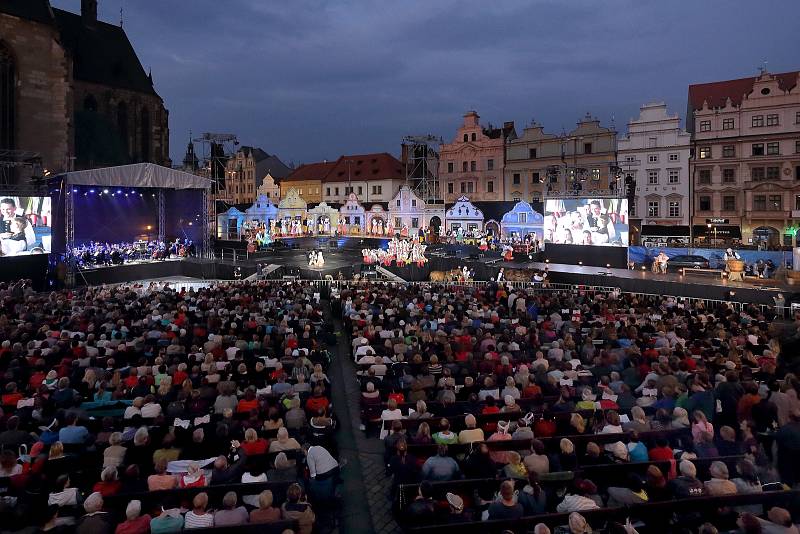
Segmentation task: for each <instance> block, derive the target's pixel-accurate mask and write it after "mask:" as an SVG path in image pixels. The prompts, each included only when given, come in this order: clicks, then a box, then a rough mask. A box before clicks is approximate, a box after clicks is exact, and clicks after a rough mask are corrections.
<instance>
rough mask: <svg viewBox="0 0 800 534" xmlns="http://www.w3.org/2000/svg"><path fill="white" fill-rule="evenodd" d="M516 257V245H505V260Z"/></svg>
mask: <svg viewBox="0 0 800 534" xmlns="http://www.w3.org/2000/svg"><path fill="white" fill-rule="evenodd" d="M513 259H514V247H512V246H509V245H504V246H503V260H504V261H511V260H513Z"/></svg>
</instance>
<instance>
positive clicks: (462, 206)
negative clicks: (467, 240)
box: [445, 196, 483, 232]
mask: <svg viewBox="0 0 800 534" xmlns="http://www.w3.org/2000/svg"><path fill="white" fill-rule="evenodd" d="M445 217H446V219H445V220H446V221H447V231H448V232H456V231H458V229H459V228H463V229H464V231H465V232H474V231H476V230H477V231H482V230H483V212H482V211H481V210H479V209H478V208H476V207H475V205H474V204H473V203H472V202H470V201H469V198H468V197H465V196H462V197H459V198H458V200H457V201H456V203H455V204H453V205H452V206H450V208H448V209H447V213H446V214H445Z"/></svg>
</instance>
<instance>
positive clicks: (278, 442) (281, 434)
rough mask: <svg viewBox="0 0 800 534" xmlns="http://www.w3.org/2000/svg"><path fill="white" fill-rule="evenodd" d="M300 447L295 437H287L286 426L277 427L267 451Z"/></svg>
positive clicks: (297, 448)
mask: <svg viewBox="0 0 800 534" xmlns="http://www.w3.org/2000/svg"><path fill="white" fill-rule="evenodd" d="M300 449H301V447H300V443H298V441H297V440H296V439H294V438H290V437H289V431H288V430H286V428H279V429H278V434H277V438H276V439H273V440H272V441H270V443H269V452H282V451H296V450H300Z"/></svg>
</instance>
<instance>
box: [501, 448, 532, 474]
mask: <svg viewBox="0 0 800 534" xmlns="http://www.w3.org/2000/svg"><path fill="white" fill-rule="evenodd" d="M503 476H504V477H505V478H510V479H515V480H528V469H527V467H525V464H524V463H522V458H521V457H520V455H519V453H518V452H517V451H509V453H508V463H507V464H506V465H505V467H503Z"/></svg>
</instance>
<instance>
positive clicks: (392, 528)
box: [329, 317, 401, 534]
mask: <svg viewBox="0 0 800 534" xmlns="http://www.w3.org/2000/svg"><path fill="white" fill-rule="evenodd" d="M329 320H333V319H332V318H330V317H329ZM334 324H335V326H336V328H335V330H336V332H337V340H338V344H337V347H336V351H335V355H334V361H333V364H332V365H331V367H330V371H331V377H330V378H331V382H332V384H333V388H332V389H333V392H332V394H333V404H334V411H335V413H336V417H337V418H338V420H339V432H338V434H337V442H338V444H339V454H340V456H341V458H343V459H345V460H346V461H347V465H346V466H345V467H344V468H343V470H342V476H343V478H344V481H345V482H344V490H343V495H342V501H343V502H342V505H343V510H342V514H341V525H340V527H341V528H340V530H341V532H345V533H347V534H350V533H355V532H359V533H360V532H375V533H378V534H394V533H398V534H399V533H400V532H401V530H400V527H399V526H398V525H397V523H396V522H395V520H394V517H393V516H392V503H391V501H390V500H389V498H388V495H389V488H390V482H391V481H390V479H389V478H388V477H387V476H386V475H385V471H384V466H383V442H382V441H381V440H379V439H377V438H375V437H367V436H365V435H364V432H362V431H361V430H359V425H360V424H361V418H360V400H361V391H360V388H359V383H358V381H357V380H356V378H355V376H356V367H355V364H354V363H353V361H352V358H351V357H350V350H349V346H348V339H347V336H346V335H345V334H344V333H343V332H342V324H341V322H340V321H338V320H335V322H334Z"/></svg>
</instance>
